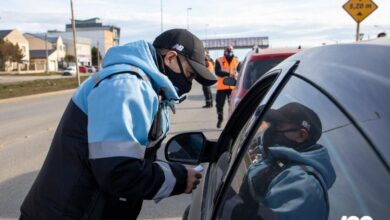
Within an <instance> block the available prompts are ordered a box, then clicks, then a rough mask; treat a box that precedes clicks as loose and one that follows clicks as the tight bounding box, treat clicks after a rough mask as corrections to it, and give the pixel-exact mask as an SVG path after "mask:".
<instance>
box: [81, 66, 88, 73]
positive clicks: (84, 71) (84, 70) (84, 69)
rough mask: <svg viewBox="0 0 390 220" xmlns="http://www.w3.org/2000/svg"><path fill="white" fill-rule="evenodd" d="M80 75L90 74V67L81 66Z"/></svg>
mask: <svg viewBox="0 0 390 220" xmlns="http://www.w3.org/2000/svg"><path fill="white" fill-rule="evenodd" d="M79 71H80V73H88V67H86V66H79Z"/></svg>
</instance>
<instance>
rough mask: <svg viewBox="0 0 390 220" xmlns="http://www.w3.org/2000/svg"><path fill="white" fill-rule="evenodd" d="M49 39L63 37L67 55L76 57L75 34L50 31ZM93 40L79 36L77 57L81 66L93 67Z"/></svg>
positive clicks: (77, 38) (77, 39)
mask: <svg viewBox="0 0 390 220" xmlns="http://www.w3.org/2000/svg"><path fill="white" fill-rule="evenodd" d="M47 36H48V39H54V38H59V37H61V40H62V42H63V44H64V48H65V54H66V55H71V56H74V46H73V45H74V44H73V33H72V32H63V31H56V30H55V31H54V30H52V31H48V33H47ZM91 42H92V41H91V39H89V38H86V37H80V36H79V34H77V37H76V44H77V56H78V61H79V63H80V64H81V65H87V66H89V65H92V57H91V49H92V47H91ZM66 55H65V56H66Z"/></svg>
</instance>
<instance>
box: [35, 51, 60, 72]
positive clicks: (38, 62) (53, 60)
mask: <svg viewBox="0 0 390 220" xmlns="http://www.w3.org/2000/svg"><path fill="white" fill-rule="evenodd" d="M46 57H47V58H46ZM47 60H48V61H49V65H48V67H49V71H58V60H57V50H53V49H52V50H30V70H43V71H46V62H47Z"/></svg>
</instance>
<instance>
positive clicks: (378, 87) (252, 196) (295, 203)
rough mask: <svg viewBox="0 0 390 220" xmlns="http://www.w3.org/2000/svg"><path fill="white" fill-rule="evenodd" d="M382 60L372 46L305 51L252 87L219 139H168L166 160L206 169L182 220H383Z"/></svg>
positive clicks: (387, 186)
mask: <svg viewBox="0 0 390 220" xmlns="http://www.w3.org/2000/svg"><path fill="white" fill-rule="evenodd" d="M389 60H390V44H387V45H384V44H375V43H372V42H371V43H360V44H343V45H342V44H338V45H331V46H324V47H318V48H313V49H309V50H305V51H302V52H301V53H298V54H296V55H294V56H291V57H289V58H288V59H286V60H285V61H284V62H282V63H280V64H279V65H278V66H276V67H275V68H273V69H272V70H270V71H269V72H267V73H266V74H264V75H263V76H262V77H261V78H260V79H259V80H258V81H257V82H256V83H255V85H253V86H252V88H251V89H250V90H249V91H248V94H247V95H246V96H245V97H244V98H243V99H242V101H241V102H240V104H239V105H238V106H237V108H236V110H235V111H234V112H233V114H232V115H231V117H230V119H229V121H228V123H227V125H226V127H225V129H224V130H223V132H222V133H221V135H220V137H219V139H218V141H217V142H215V141H210V140H207V139H206V138H205V136H204V135H203V133H201V132H191V133H183V134H179V135H177V136H175V137H173V138H172V139H171V140H170V141H169V142H168V143H167V145H166V148H165V155H166V158H167V159H168V160H169V161H176V162H181V163H185V164H193V165H196V164H199V163H201V164H202V165H203V166H205V167H207V169H206V170H205V171H204V176H203V178H202V182H201V184H200V185H199V186H198V189H197V190H196V191H195V192H194V193H193V201H192V204H191V205H190V206H189V207H188V209H187V210H186V212H185V213H184V219H242V220H243V219H299V220H301V219H304V220H306V219H316V220H317V219H367V220H368V219H389V216H390V209H389V208H388V207H389V206H388V201H389V198H390V147H389V143H390V135H389V131H390V99H389V98H388V97H387V95H388V94H390V62H389ZM184 139H188V140H196V141H186V142H184V143H185V145H181V144H180V143H182V141H180V140H184ZM183 151H184V152H187V153H183ZM183 155H185V156H183ZM191 155H192V156H191Z"/></svg>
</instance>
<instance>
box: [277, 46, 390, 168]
mask: <svg viewBox="0 0 390 220" xmlns="http://www.w3.org/2000/svg"><path fill="white" fill-rule="evenodd" d="M295 60H296V61H298V60H299V61H300V63H299V65H298V68H297V69H296V71H295V72H296V74H298V75H300V76H301V77H302V78H305V79H307V80H308V81H311V82H313V83H314V84H316V85H317V86H318V87H319V88H321V89H322V90H323V91H325V93H327V94H328V96H330V97H332V98H333V99H334V100H336V102H337V103H339V105H340V106H341V107H342V108H343V109H344V110H345V112H347V113H348V115H350V116H351V118H352V119H353V120H354V121H355V122H356V124H357V125H358V127H360V128H361V129H362V131H364V133H365V135H367V137H368V139H369V140H370V141H371V143H372V144H373V145H374V146H375V148H376V149H377V150H378V151H379V152H380V154H381V155H382V157H383V158H384V159H385V160H386V163H388V161H390V147H389V146H388V145H389V143H390V135H389V134H388V133H389V131H390V98H389V97H388V95H389V94H390V62H389V61H390V45H388V44H380V43H375V44H372V43H359V44H342V45H341V44H337V45H329V46H323V47H317V48H312V49H309V50H305V51H303V52H302V53H298V54H296V55H293V56H291V57H289V58H287V60H286V61H287V62H288V61H295ZM276 68H277V67H276Z"/></svg>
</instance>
